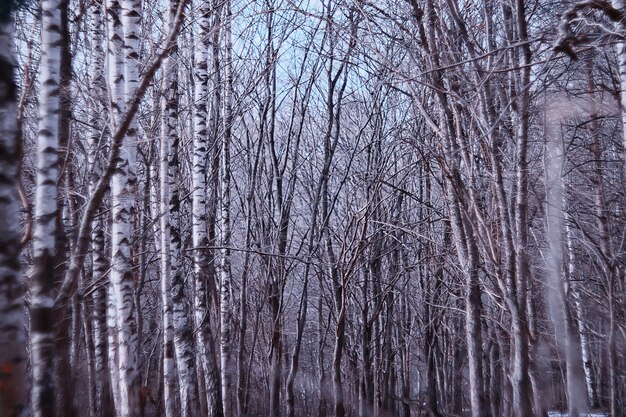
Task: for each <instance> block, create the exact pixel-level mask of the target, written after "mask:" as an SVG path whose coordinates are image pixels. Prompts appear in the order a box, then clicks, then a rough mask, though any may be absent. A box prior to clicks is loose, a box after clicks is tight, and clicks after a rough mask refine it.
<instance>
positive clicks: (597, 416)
mask: <svg viewBox="0 0 626 417" xmlns="http://www.w3.org/2000/svg"><path fill="white" fill-rule="evenodd" d="M580 416H581V417H583V414H581V415H580ZM548 417H568V414H567V413H562V412H560V411H548ZM584 417H609V415H608V414H606V413H589V414H586V415H584Z"/></svg>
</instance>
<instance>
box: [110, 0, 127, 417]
mask: <svg viewBox="0 0 626 417" xmlns="http://www.w3.org/2000/svg"><path fill="white" fill-rule="evenodd" d="M105 12H106V15H105V17H106V29H107V55H106V68H107V83H108V86H109V91H110V101H109V110H110V115H109V117H110V125H111V131H112V132H113V131H115V126H116V125H117V123H118V121H119V117H120V114H121V113H122V112H123V109H124V102H123V97H122V92H123V75H122V68H123V65H124V60H123V55H122V49H123V31H122V22H121V20H120V13H121V8H120V3H119V0H105ZM111 191H113V190H111ZM112 204H115V202H114V201H112ZM113 224H114V222H112V226H113ZM112 231H113V230H112ZM111 245H112V250H115V247H116V246H115V245H116V243H114V242H113V239H112V241H111ZM109 278H110V281H109V284H108V288H107V291H108V292H107V328H108V337H107V339H108V355H109V372H110V374H111V392H112V395H113V404H114V407H115V414H116V415H117V416H119V415H121V391H120V372H119V366H118V363H119V349H118V345H119V340H118V331H117V320H118V319H117V302H116V290H117V288H116V286H115V285H114V281H113V279H114V273H113V269H111V272H110V275H109Z"/></svg>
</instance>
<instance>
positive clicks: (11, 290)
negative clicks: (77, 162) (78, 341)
mask: <svg viewBox="0 0 626 417" xmlns="http://www.w3.org/2000/svg"><path fill="white" fill-rule="evenodd" d="M11 4H12V3H11V2H9V3H8V4H6V5H3V6H0V85H1V86H2V90H1V94H0V369H2V373H3V375H2V382H0V404H2V406H1V407H0V416H1V417H22V416H24V417H25V416H27V415H29V414H28V390H27V384H28V375H27V356H26V355H27V353H26V351H27V343H28V342H27V339H26V331H25V329H24V324H25V314H24V283H23V280H22V276H21V274H20V260H19V252H20V240H21V236H20V234H21V233H20V228H19V203H18V201H19V200H18V187H17V177H18V170H17V168H18V158H19V156H18V143H17V138H18V135H17V133H18V132H17V90H16V85H15V79H14V67H15V52H14V45H13V33H14V28H13V21H12V18H11V12H12V10H11V9H12V7H11Z"/></svg>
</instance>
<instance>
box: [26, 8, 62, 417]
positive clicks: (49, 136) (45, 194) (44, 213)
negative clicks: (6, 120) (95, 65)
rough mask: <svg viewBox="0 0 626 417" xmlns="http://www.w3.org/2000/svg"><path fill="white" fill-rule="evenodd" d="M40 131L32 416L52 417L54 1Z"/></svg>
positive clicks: (57, 50)
mask: <svg viewBox="0 0 626 417" xmlns="http://www.w3.org/2000/svg"><path fill="white" fill-rule="evenodd" d="M41 7H42V20H41V45H42V57H43V59H42V62H41V66H40V75H39V77H40V81H41V87H40V90H39V103H41V105H40V106H39V131H38V141H37V143H38V148H37V187H36V196H35V216H34V221H35V228H34V239H33V250H34V261H33V263H34V269H33V277H32V285H31V289H30V292H31V294H30V297H31V307H30V317H31V334H30V338H31V352H32V353H31V355H32V369H33V382H32V384H33V385H32V399H31V404H32V410H33V415H35V416H42V417H45V416H53V415H54V414H55V395H56V394H55V383H54V375H55V350H54V330H53V325H54V323H53V320H52V317H53V316H54V305H55V304H54V296H55V295H54V287H55V285H54V283H55V268H56V267H57V262H58V260H57V259H56V258H55V253H56V247H57V241H56V233H57V229H56V227H57V226H56V224H57V216H58V215H59V213H58V210H57V193H58V191H57V179H58V174H59V166H58V161H59V155H58V152H59V150H58V146H59V110H60V100H59V95H60V90H59V87H60V66H61V42H60V41H61V33H60V30H61V29H60V28H61V11H60V7H61V4H60V1H59V0H46V1H43V2H42V3H41Z"/></svg>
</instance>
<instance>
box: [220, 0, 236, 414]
mask: <svg viewBox="0 0 626 417" xmlns="http://www.w3.org/2000/svg"><path fill="white" fill-rule="evenodd" d="M231 7H232V6H231V2H230V0H226V4H225V23H224V39H225V48H226V49H225V63H224V77H225V83H224V136H223V139H222V150H221V151H222V153H221V162H222V164H221V196H220V203H221V206H220V227H221V230H220V245H221V251H220V252H221V253H220V265H219V272H220V364H221V371H222V407H223V409H224V417H233V412H232V407H231V401H230V397H231V389H232V387H231V385H232V377H231V374H232V369H231V351H232V333H233V332H232V319H231V279H232V277H231V265H230V239H231V228H230V175H231V172H230V143H231V140H232V137H231V136H232V123H233V114H232V112H233V68H232V65H233V63H232V59H233V51H232V49H233V45H232V39H231V21H232V10H231Z"/></svg>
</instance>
